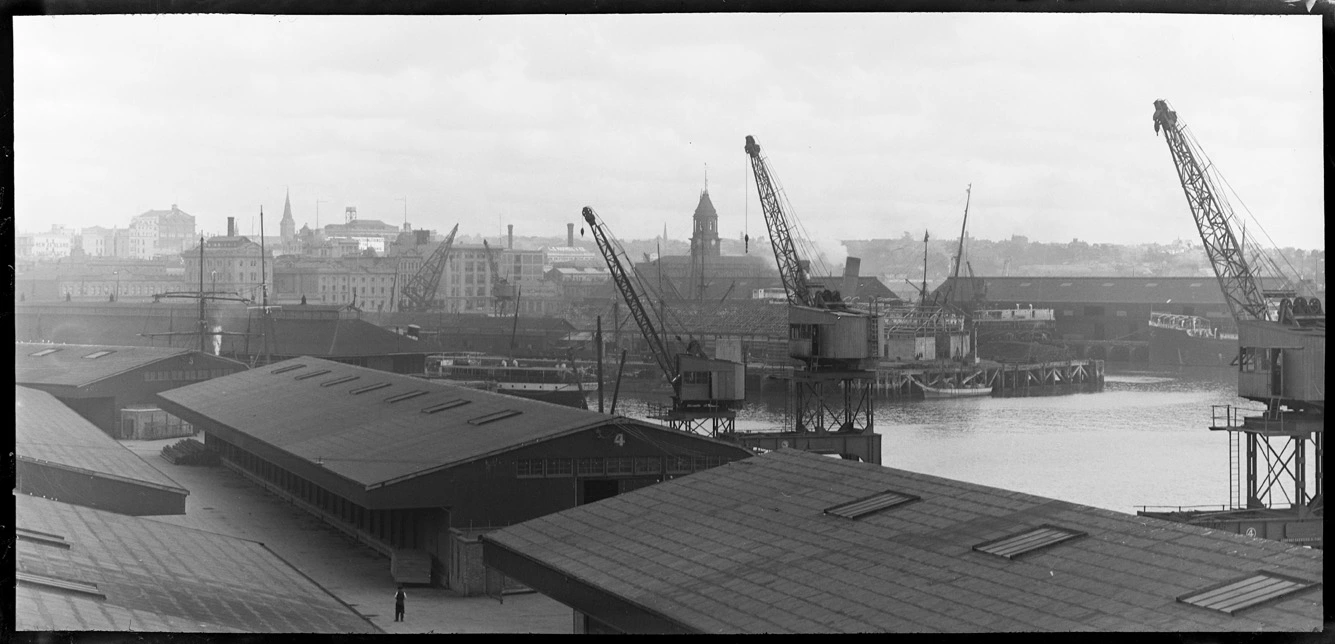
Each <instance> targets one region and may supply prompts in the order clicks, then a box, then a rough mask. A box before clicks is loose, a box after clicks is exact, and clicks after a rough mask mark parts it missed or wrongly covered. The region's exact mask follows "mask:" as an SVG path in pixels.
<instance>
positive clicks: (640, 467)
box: [635, 456, 663, 474]
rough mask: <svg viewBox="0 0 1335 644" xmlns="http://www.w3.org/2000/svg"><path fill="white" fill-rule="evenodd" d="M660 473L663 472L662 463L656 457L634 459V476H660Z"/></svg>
mask: <svg viewBox="0 0 1335 644" xmlns="http://www.w3.org/2000/svg"><path fill="white" fill-rule="evenodd" d="M662 471H663V462H662V460H660V459H659V458H658V457H657V456H636V457H635V473H636V474H661V473H662Z"/></svg>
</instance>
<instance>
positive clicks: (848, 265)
mask: <svg viewBox="0 0 1335 644" xmlns="http://www.w3.org/2000/svg"><path fill="white" fill-rule="evenodd" d="M861 270H862V258H861V257H849V258H848V259H846V260H844V284H843V287H842V290H841V291H840V293H839V294H840V295H842V296H844V297H853V295H854V294H856V293H857V292H858V272H859V271H861Z"/></svg>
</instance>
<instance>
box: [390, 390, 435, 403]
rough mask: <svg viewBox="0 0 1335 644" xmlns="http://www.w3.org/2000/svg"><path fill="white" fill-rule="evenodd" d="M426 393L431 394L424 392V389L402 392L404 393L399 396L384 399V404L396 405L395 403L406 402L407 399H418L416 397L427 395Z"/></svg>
mask: <svg viewBox="0 0 1335 644" xmlns="http://www.w3.org/2000/svg"><path fill="white" fill-rule="evenodd" d="M428 393H431V392H429V391H427V390H425V389H418V390H416V391H408V392H404V393H401V394H398V395H395V396H390V397H389V398H386V399H385V402H387V403H396V402H400V401H404V400H408V399H409V398H416V397H418V396H421V395H422V394H428Z"/></svg>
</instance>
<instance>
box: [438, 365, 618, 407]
mask: <svg viewBox="0 0 1335 644" xmlns="http://www.w3.org/2000/svg"><path fill="white" fill-rule="evenodd" d="M423 377H424V378H426V379H428V380H435V379H440V380H449V381H452V382H453V383H455V384H459V385H463V386H465V387H472V388H475V389H483V390H486V391H494V392H496V393H502V394H509V395H512V396H520V397H523V398H530V399H533V400H541V401H544V402H550V403H555V404H558V405H565V406H567V407H576V408H579V409H588V402H587V400H586V399H585V396H584V394H585V392H586V391H592V390H593V389H594V388H595V387H597V381H596V379H595V378H594V377H593V376H592V375H591V374H589V373H588V371H587V370H586V369H584V368H582V367H578V366H576V365H574V364H573V363H571V362H569V361H563V360H540V359H531V360H529V359H522V358H506V357H502V356H495V355H488V354H485V353H479V352H455V353H437V354H432V355H429V356H427V358H426V372H425V373H424V374H423Z"/></svg>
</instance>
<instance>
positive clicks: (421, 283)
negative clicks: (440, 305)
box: [399, 224, 459, 312]
mask: <svg viewBox="0 0 1335 644" xmlns="http://www.w3.org/2000/svg"><path fill="white" fill-rule="evenodd" d="M458 232H459V224H455V225H454V228H452V229H450V234H449V235H448V236H446V237H445V241H443V242H441V243H440V245H439V246H437V247H436V250H434V251H432V253H431V255H430V256H428V257H427V259H426V261H425V262H422V267H421V268H419V269H417V273H415V274H414V275H413V276H412V277H410V278H408V283H407V284H404V285H403V289H402V290H401V291H400V292H401V294H402V295H403V299H401V300H399V302H400V304H399V310H400V311H413V312H424V311H430V310H432V308H433V307H434V305H435V300H436V291H437V289H439V288H440V276H441V273H443V272H445V262H447V261H449V259H450V248H451V247H453V246H454V235H455V233H458Z"/></svg>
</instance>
